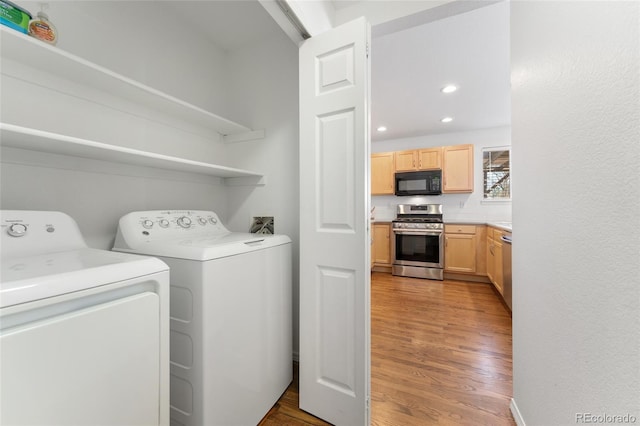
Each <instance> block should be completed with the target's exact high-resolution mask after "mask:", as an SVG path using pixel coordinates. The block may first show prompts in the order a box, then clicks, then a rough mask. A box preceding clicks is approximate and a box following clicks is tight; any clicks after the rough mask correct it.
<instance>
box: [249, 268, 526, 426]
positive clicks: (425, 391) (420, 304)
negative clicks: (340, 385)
mask: <svg viewBox="0 0 640 426" xmlns="http://www.w3.org/2000/svg"><path fill="white" fill-rule="evenodd" d="M511 345H512V338H511V317H510V315H509V313H508V311H507V309H506V308H505V307H504V305H503V304H502V303H501V301H500V299H499V298H498V295H497V294H496V293H495V292H494V290H493V289H492V288H491V287H490V286H489V285H488V284H477V283H465V282H460V281H444V282H439V281H431V280H421V279H414V278H403V277H394V276H391V275H390V274H385V273H373V274H372V276H371V424H372V425H374V426H401V425H402V426H411V425H416V426H417V425H491V426H499V425H515V422H514V421H513V418H512V417H511V413H510V411H509V402H510V400H511V395H512V384H511V383H512V355H511ZM260 424H261V425H263V426H272V425H292V426H293V425H327V424H328V423H325V422H323V421H322V420H319V419H317V418H315V417H313V416H310V415H309V414H307V413H305V412H303V411H301V410H300V409H298V386H297V374H294V383H293V384H292V385H291V386H290V387H289V389H287V391H286V392H285V394H284V395H283V396H282V398H281V399H280V400H279V401H278V403H277V404H276V405H275V406H274V407H273V409H272V410H271V411H270V412H269V414H268V415H267V416H266V417H265V418H264V419H263V421H262V422H261V423H260Z"/></svg>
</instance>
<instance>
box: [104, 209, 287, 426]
mask: <svg viewBox="0 0 640 426" xmlns="http://www.w3.org/2000/svg"><path fill="white" fill-rule="evenodd" d="M113 249H114V250H118V251H125V252H130V253H137V254H145V255H151V256H157V257H159V258H160V259H162V260H163V261H164V262H166V263H167V264H168V265H169V266H170V268H171V271H170V275H171V297H170V299H171V302H170V305H171V308H170V310H171V337H170V342H171V343H170V346H171V422H172V424H175V425H188V426H203V425H206V426H232V425H239V426H250V425H256V424H258V423H259V422H260V420H261V419H262V418H263V417H264V416H265V414H267V412H268V411H269V409H270V408H271V407H272V406H273V404H274V403H275V402H276V401H277V400H278V399H279V397H280V396H281V395H282V393H283V392H284V391H285V390H286V388H287V387H288V385H289V384H290V383H291V381H292V378H293V377H292V375H293V373H292V312H291V306H292V293H291V276H292V270H291V268H292V259H291V240H290V239H289V238H288V237H287V236H284V235H261V234H248V233H234V232H230V231H229V230H228V229H226V228H225V227H224V226H223V225H222V223H221V222H220V220H219V218H218V216H217V215H216V214H215V213H214V212H211V211H187V210H181V211H146V212H134V213H130V214H128V215H126V216H124V217H122V218H121V219H120V223H119V228H118V234H117V236H116V241H115V246H114V248H113Z"/></svg>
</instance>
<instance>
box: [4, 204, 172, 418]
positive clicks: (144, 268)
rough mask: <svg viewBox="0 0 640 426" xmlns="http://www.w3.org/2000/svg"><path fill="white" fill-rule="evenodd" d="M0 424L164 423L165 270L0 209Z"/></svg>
mask: <svg viewBox="0 0 640 426" xmlns="http://www.w3.org/2000/svg"><path fill="white" fill-rule="evenodd" d="M0 227H1V229H0V231H1V232H0V233H1V239H0V242H1V244H2V245H1V246H0V259H1V260H2V268H1V270H2V275H1V276H0V424H3V425H25V424H30V425H72V424H73V425H125V424H127V425H168V424H169V271H168V267H167V265H166V264H164V263H162V262H161V261H160V260H158V259H153V258H148V257H143V256H134V255H128V254H124V253H114V252H112V251H106V250H96V249H91V248H88V247H87V245H86V244H85V242H84V239H83V238H82V235H81V234H80V230H79V229H78V226H77V224H76V223H75V221H74V220H73V219H72V218H70V217H69V216H67V215H66V214H64V213H59V212H43V211H11V210H4V211H0Z"/></svg>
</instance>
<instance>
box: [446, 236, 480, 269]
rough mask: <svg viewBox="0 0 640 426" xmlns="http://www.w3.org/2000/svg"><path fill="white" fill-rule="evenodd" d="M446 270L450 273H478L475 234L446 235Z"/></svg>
mask: <svg viewBox="0 0 640 426" xmlns="http://www.w3.org/2000/svg"><path fill="white" fill-rule="evenodd" d="M444 241H445V246H444V270H445V271H450V272H475V271H476V236H475V234H445V236H444Z"/></svg>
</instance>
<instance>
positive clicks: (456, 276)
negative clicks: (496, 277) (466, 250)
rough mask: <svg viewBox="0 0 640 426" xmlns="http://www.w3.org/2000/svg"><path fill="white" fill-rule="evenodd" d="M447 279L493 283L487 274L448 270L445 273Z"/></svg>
mask: <svg viewBox="0 0 640 426" xmlns="http://www.w3.org/2000/svg"><path fill="white" fill-rule="evenodd" d="M444 279H445V280H453V281H467V282H473V283H485V284H491V281H489V278H488V277H487V276H486V275H471V274H462V273H457V272H446V271H445V273H444Z"/></svg>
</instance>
